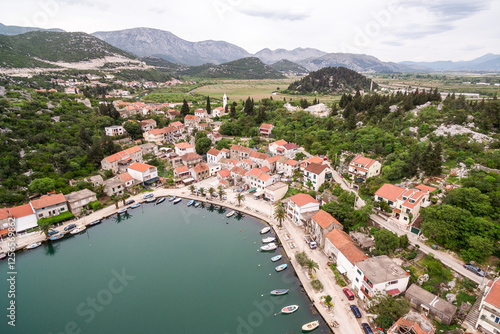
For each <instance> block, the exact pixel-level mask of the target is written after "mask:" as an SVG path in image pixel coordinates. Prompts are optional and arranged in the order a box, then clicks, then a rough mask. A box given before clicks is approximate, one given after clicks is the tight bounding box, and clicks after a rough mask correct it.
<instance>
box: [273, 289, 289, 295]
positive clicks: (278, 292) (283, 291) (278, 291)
mask: <svg viewBox="0 0 500 334" xmlns="http://www.w3.org/2000/svg"><path fill="white" fill-rule="evenodd" d="M288 291H290V290H289V289H276V290H273V291H271V292H270V294H272V295H273V296H281V295H286V294H287V293H288Z"/></svg>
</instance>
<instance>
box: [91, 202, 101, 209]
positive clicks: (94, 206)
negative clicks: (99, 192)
mask: <svg viewBox="0 0 500 334" xmlns="http://www.w3.org/2000/svg"><path fill="white" fill-rule="evenodd" d="M89 208H90V209H91V210H92V211H97V210H99V209H102V204H101V202H99V201H93V202H90V203H89Z"/></svg>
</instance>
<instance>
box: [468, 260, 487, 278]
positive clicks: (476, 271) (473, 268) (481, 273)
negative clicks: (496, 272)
mask: <svg viewBox="0 0 500 334" xmlns="http://www.w3.org/2000/svg"><path fill="white" fill-rule="evenodd" d="M464 268H465V269H467V270H470V271H472V272H473V273H474V274H476V275H479V276H481V277H484V276H485V275H486V273H485V272H484V271H483V270H481V268H479V267H477V266H475V265H473V264H470V263H466V264H464Z"/></svg>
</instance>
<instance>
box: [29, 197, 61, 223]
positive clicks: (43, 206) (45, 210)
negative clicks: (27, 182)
mask: <svg viewBox="0 0 500 334" xmlns="http://www.w3.org/2000/svg"><path fill="white" fill-rule="evenodd" d="M30 205H31V207H32V208H33V210H34V211H35V213H36V217H37V219H40V218H46V217H52V216H58V215H59V214H61V213H63V212H66V211H68V204H67V202H66V198H64V195H63V194H53V195H43V196H42V197H40V198H39V199H35V200H32V201H31V202H30Z"/></svg>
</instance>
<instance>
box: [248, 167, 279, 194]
mask: <svg viewBox="0 0 500 334" xmlns="http://www.w3.org/2000/svg"><path fill="white" fill-rule="evenodd" d="M275 181H276V179H275V178H274V177H272V176H270V175H269V174H267V173H264V172H263V171H262V170H261V169H259V168H253V169H252V170H250V171H248V172H247V173H246V174H245V182H246V184H247V185H248V186H249V187H250V188H257V190H258V191H264V188H265V187H267V186H270V185H271V184H273V183H274V182H275Z"/></svg>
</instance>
